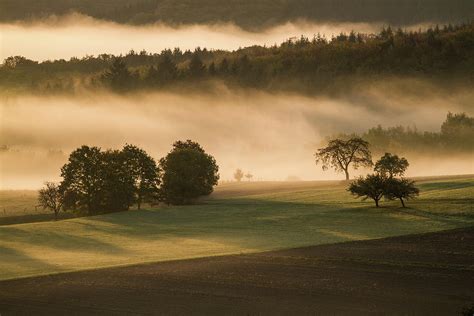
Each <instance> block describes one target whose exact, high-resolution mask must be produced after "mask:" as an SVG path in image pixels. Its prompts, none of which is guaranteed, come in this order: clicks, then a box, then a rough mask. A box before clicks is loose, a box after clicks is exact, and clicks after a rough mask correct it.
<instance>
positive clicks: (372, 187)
mask: <svg viewBox="0 0 474 316" xmlns="http://www.w3.org/2000/svg"><path fill="white" fill-rule="evenodd" d="M407 168H408V161H407V160H406V159H405V158H399V157H398V156H397V155H392V154H390V153H385V155H384V156H382V158H380V160H378V161H377V162H376V163H375V167H374V171H375V173H373V174H369V175H367V176H365V177H360V178H358V179H357V180H355V181H354V182H352V183H351V184H350V185H349V188H348V191H349V192H351V194H353V195H355V196H356V197H362V199H363V200H366V199H369V198H370V199H372V200H374V202H375V206H376V207H379V201H380V200H381V199H382V197H384V198H386V199H387V200H395V199H397V200H400V202H401V204H402V206H403V207H405V201H404V200H408V199H413V198H415V197H417V196H418V194H419V193H420V190H419V189H418V188H417V187H415V181H413V180H409V179H406V178H403V177H402V176H403V174H404V173H405V170H406V169H407ZM397 176H399V177H400V178H397Z"/></svg>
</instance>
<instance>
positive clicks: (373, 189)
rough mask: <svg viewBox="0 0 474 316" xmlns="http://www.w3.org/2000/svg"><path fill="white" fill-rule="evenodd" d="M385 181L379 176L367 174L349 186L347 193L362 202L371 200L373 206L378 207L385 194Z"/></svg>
mask: <svg viewBox="0 0 474 316" xmlns="http://www.w3.org/2000/svg"><path fill="white" fill-rule="evenodd" d="M385 186H386V179H385V178H384V177H382V176H381V175H379V174H369V175H367V177H365V178H364V177H360V178H358V179H357V180H355V181H354V182H352V183H351V184H350V185H349V188H348V191H349V192H351V194H352V195H355V196H356V197H362V200H363V201H365V200H367V199H369V198H370V199H372V200H374V201H375V206H376V207H379V201H380V199H381V198H382V197H383V195H384V194H385V192H386V191H385Z"/></svg>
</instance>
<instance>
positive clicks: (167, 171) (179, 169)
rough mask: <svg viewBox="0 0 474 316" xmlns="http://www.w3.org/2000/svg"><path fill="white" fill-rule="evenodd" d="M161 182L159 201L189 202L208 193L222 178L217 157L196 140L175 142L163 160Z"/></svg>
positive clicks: (161, 161) (170, 202)
mask: <svg viewBox="0 0 474 316" xmlns="http://www.w3.org/2000/svg"><path fill="white" fill-rule="evenodd" d="M160 168H161V170H162V183H161V187H160V200H162V201H163V202H165V203H168V204H189V203H192V202H193V201H194V200H195V199H196V198H198V197H200V196H203V195H209V194H211V193H212V191H213V187H214V186H215V185H217V181H218V180H219V174H218V170H219V167H218V166H217V164H216V160H215V159H214V157H212V156H211V155H209V154H207V153H206V152H205V151H204V149H203V148H202V147H201V146H200V145H199V144H198V143H196V142H193V141H191V140H187V141H185V142H182V141H178V142H176V143H174V145H173V149H172V150H171V151H170V152H169V153H168V155H166V157H164V158H162V159H161V160H160Z"/></svg>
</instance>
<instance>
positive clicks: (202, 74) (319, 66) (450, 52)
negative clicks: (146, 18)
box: [0, 22, 474, 93]
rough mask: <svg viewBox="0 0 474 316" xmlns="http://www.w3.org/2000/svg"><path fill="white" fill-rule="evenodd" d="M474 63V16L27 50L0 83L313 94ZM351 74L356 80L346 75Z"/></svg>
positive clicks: (455, 72)
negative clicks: (423, 25)
mask: <svg viewBox="0 0 474 316" xmlns="http://www.w3.org/2000/svg"><path fill="white" fill-rule="evenodd" d="M473 65H474V22H471V23H468V24H462V25H457V26H451V25H446V26H444V27H442V28H439V27H435V28H430V29H428V30H426V31H421V30H420V31H403V30H401V29H398V30H393V29H391V28H390V27H388V28H384V29H382V30H381V32H380V33H378V34H359V33H354V32H351V33H349V34H339V35H338V36H334V37H333V38H331V39H326V38H325V37H322V36H319V35H316V36H314V38H312V39H309V38H305V37H301V38H299V39H289V40H288V41H286V42H284V43H282V44H281V45H279V46H277V45H274V46H271V47H265V46H263V47H262V46H252V47H247V48H243V49H239V50H237V51H233V52H229V51H222V50H215V51H210V50H207V49H200V48H197V49H196V50H194V52H191V51H185V52H183V51H181V50H180V49H174V50H169V49H168V50H164V51H163V52H162V53H160V54H150V53H147V52H145V51H141V52H139V53H136V52H134V51H131V52H130V53H128V54H127V55H125V56H118V57H116V56H112V55H107V54H103V55H99V56H97V57H93V56H87V57H84V58H82V59H77V58H72V59H71V60H69V61H65V60H56V61H45V62H42V63H38V62H35V61H32V60H28V59H26V58H24V57H21V56H13V57H9V58H7V59H6V60H5V61H4V63H3V65H2V66H1V67H0V87H3V88H4V89H6V90H11V91H18V90H22V89H23V90H25V89H29V90H31V89H33V90H37V91H44V92H54V91H62V92H68V91H69V92H73V91H75V89H77V87H83V88H88V89H102V88H106V89H112V90H114V91H120V92H123V91H129V90H133V89H159V88H163V87H167V86H170V85H177V84H187V83H190V84H193V85H195V84H196V82H209V81H214V80H220V81H224V82H225V83H227V84H229V85H239V86H251V87H254V88H261V89H287V90H299V91H302V92H308V93H314V92H315V91H321V90H324V89H326V90H327V89H331V88H334V86H333V85H334V82H337V83H338V85H339V84H341V82H344V80H343V78H344V77H351V78H352V79H354V78H353V77H356V78H359V77H360V78H364V79H366V78H367V77H370V76H380V75H406V76H421V77H426V78H430V79H432V78H445V77H446V76H447V75H451V76H457V77H459V78H461V79H462V78H466V77H467V78H469V76H471V75H472V74H471V71H470V69H472V67H473ZM348 81H353V80H348Z"/></svg>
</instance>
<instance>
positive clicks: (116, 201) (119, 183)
mask: <svg viewBox="0 0 474 316" xmlns="http://www.w3.org/2000/svg"><path fill="white" fill-rule="evenodd" d="M101 156H102V157H101V158H102V164H101V166H102V168H101V170H100V177H101V179H102V181H101V188H100V193H99V194H98V197H99V206H98V208H97V210H95V211H96V212H97V211H98V212H119V211H126V210H128V209H129V208H130V206H132V205H133V204H134V202H135V201H136V196H135V193H136V188H135V185H136V182H135V179H134V174H133V173H132V172H131V170H130V169H129V168H128V167H129V166H130V165H132V164H129V163H128V158H129V157H128V156H127V155H125V154H124V153H123V152H122V151H120V150H107V151H105V152H103V153H102V155H101Z"/></svg>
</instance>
